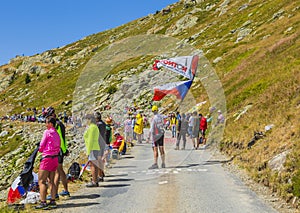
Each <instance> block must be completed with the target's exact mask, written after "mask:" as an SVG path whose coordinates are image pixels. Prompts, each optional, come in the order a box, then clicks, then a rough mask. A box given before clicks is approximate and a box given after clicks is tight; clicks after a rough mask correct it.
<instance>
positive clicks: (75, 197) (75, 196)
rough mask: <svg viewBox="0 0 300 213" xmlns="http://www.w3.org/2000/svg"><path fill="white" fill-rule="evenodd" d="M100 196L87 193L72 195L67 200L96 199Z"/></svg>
mask: <svg viewBox="0 0 300 213" xmlns="http://www.w3.org/2000/svg"><path fill="white" fill-rule="evenodd" d="M98 197H100V195H99V194H89V195H74V196H73V195H72V196H71V197H70V198H69V200H74V199H96V198H98Z"/></svg>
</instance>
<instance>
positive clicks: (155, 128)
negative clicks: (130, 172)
mask: <svg viewBox="0 0 300 213" xmlns="http://www.w3.org/2000/svg"><path fill="white" fill-rule="evenodd" d="M152 112H153V114H154V116H153V118H152V120H151V124H150V134H151V137H150V138H152V148H153V155H154V164H153V165H152V166H151V167H149V169H157V168H158V164H157V161H158V149H159V152H160V157H161V162H162V163H161V167H162V168H165V167H166V164H165V150H164V133H165V132H164V118H163V116H162V115H161V114H159V113H158V107H157V106H155V105H153V106H152Z"/></svg>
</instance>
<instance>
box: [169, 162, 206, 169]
mask: <svg viewBox="0 0 300 213" xmlns="http://www.w3.org/2000/svg"><path fill="white" fill-rule="evenodd" d="M199 165H200V164H199V163H194V164H187V165H180V166H168V167H167V168H170V169H182V168H190V167H194V166H199Z"/></svg>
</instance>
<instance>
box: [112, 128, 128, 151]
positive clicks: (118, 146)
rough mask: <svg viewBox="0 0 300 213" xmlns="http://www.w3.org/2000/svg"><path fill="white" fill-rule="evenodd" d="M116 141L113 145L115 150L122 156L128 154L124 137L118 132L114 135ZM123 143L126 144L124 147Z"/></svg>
mask: <svg viewBox="0 0 300 213" xmlns="http://www.w3.org/2000/svg"><path fill="white" fill-rule="evenodd" d="M114 136H115V141H114V142H113V144H112V147H113V149H118V150H119V152H120V154H122V155H125V153H126V143H125V142H124V137H123V136H122V135H121V134H120V133H119V132H118V131H115V133H114ZM122 143H124V144H123V145H124V146H123V147H122Z"/></svg>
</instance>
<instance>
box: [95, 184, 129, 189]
mask: <svg viewBox="0 0 300 213" xmlns="http://www.w3.org/2000/svg"><path fill="white" fill-rule="evenodd" d="M126 186H130V184H108V185H101V186H99V187H103V188H117V187H126Z"/></svg>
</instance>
